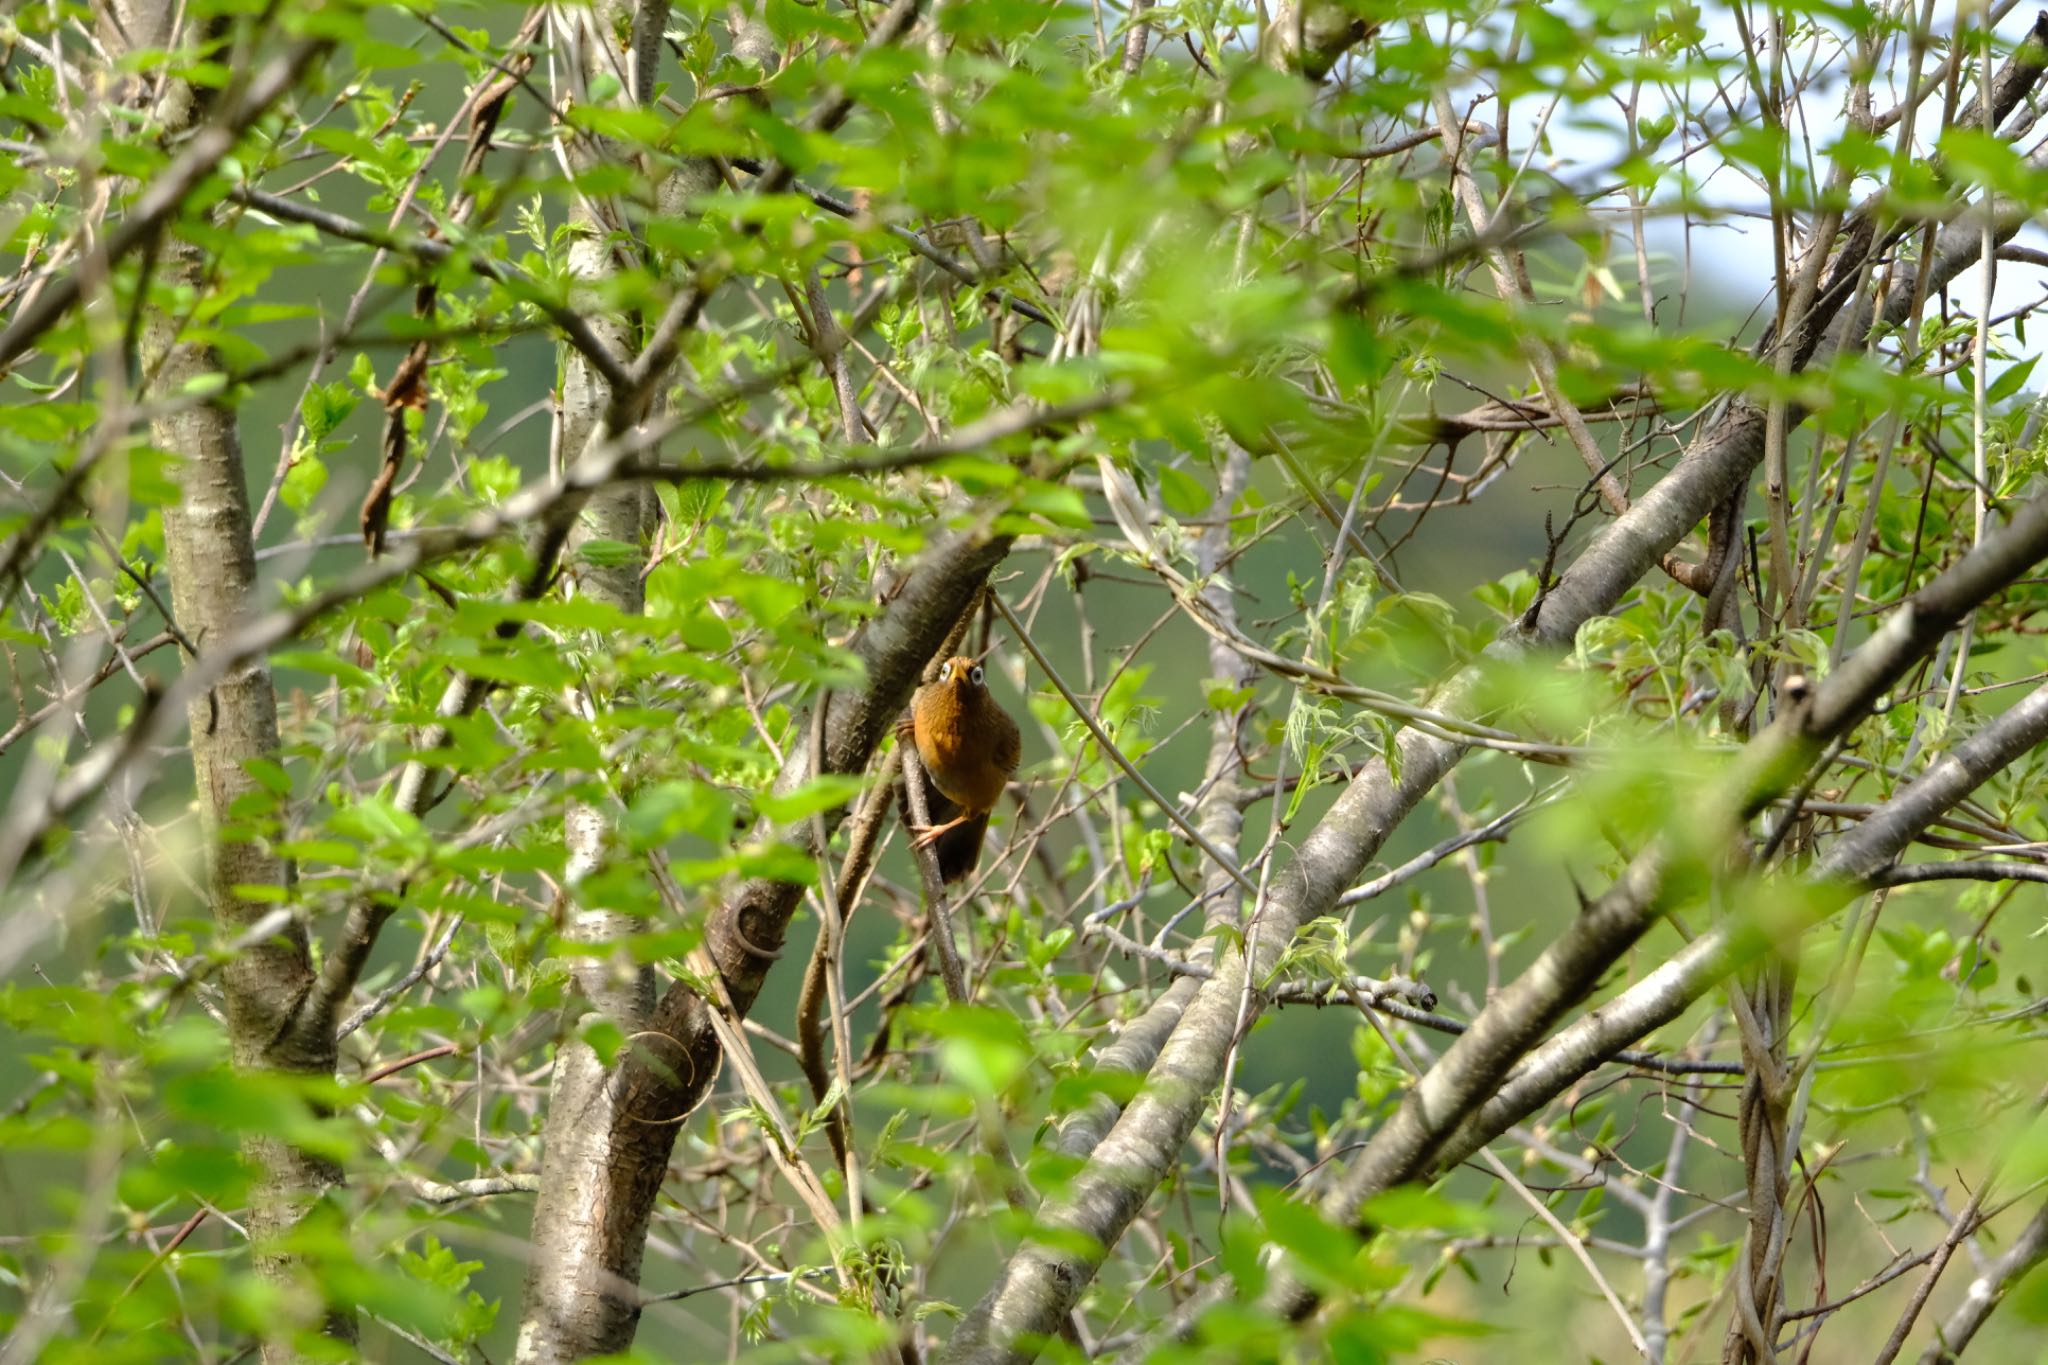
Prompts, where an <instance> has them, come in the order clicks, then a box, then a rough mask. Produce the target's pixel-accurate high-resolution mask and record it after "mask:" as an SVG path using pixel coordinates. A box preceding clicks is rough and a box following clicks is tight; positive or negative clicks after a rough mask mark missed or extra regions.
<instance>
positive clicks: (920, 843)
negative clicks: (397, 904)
mask: <svg viewBox="0 0 2048 1365" xmlns="http://www.w3.org/2000/svg"><path fill="white" fill-rule="evenodd" d="M966 823H967V817H966V816H964V815H962V816H960V817H958V818H957V819H953V820H948V821H947V822H946V823H945V824H943V825H912V826H911V827H910V832H911V833H912V834H915V835H916V836H917V837H916V838H915V839H912V840H911V841H910V846H911V847H912V848H929V847H931V845H933V844H935V843H937V842H938V840H939V836H940V835H942V834H944V833H945V832H946V831H947V830H949V829H957V828H959V827H960V826H961V825H964V824H966Z"/></svg>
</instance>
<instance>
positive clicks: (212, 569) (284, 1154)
mask: <svg viewBox="0 0 2048 1365" xmlns="http://www.w3.org/2000/svg"><path fill="white" fill-rule="evenodd" d="M181 12H182V9H181V7H180V6H177V5H175V4H173V3H169V2H168V0H141V2H140V3H136V4H132V5H120V6H118V7H117V12H116V14H115V16H114V17H115V20H116V22H115V23H112V24H104V25H103V26H102V31H103V32H104V33H105V34H106V35H107V38H108V42H109V50H110V51H112V52H114V53H115V54H119V53H120V52H122V51H124V50H125V48H126V47H127V46H130V45H132V46H134V47H154V46H168V45H173V44H175V43H176V42H178V41H179V39H180V35H179V34H177V33H175V32H174V31H173V25H174V23H175V22H176V20H177V15H178V14H179V13H181ZM178 84H179V83H176V82H173V83H171V85H172V86H177V85H178ZM156 111H157V113H158V115H159V118H160V120H161V122H162V123H163V132H164V133H165V134H166V135H171V134H175V133H181V132H184V131H186V130H188V129H189V128H191V127H193V126H195V125H196V124H198V123H199V122H201V121H202V119H203V117H204V114H205V112H206V106H205V101H204V98H203V97H202V96H201V95H200V94H199V93H198V92H195V91H192V90H190V89H188V88H166V90H165V91H164V93H163V95H162V98H161V99H159V101H158V103H157V106H156ZM157 265H158V274H159V277H160V279H161V280H162V282H163V283H164V284H168V285H171V286H173V287H177V288H189V289H193V290H202V289H204V287H205V283H206V279H207V275H208V273H209V272H208V269H207V261H206V258H205V256H204V255H203V253H202V252H201V251H200V250H199V249H198V248H197V247H194V246H191V245H189V244H187V243H184V242H181V241H177V240H175V239H167V240H166V241H165V242H164V243H163V245H162V246H161V248H160V249H159V251H158V254H157ZM180 322H181V319H180V317H178V316H174V315H173V314H172V313H170V312H168V311H166V310H165V309H164V308H163V307H162V306H160V305H152V306H147V307H145V308H144V310H143V318H142V328H141V334H140V338H139V340H140V349H141V355H140V362H141V372H142V377H143V381H144V396H145V397H165V396H169V395H175V394H179V393H183V392H186V391H187V390H188V388H189V387H190V386H192V385H193V384H194V383H195V382H197V381H201V380H204V379H206V378H207V377H209V376H212V375H215V374H218V373H219V371H220V369H221V364H220V359H219V357H218V356H217V355H216V354H215V353H214V352H213V351H212V350H211V349H210V348H208V347H205V346H200V345H195V344H192V343H190V342H186V341H181V340H180V337H179V332H180ZM150 435H151V439H152V440H153V441H154V442H155V443H156V444H157V445H158V446H159V447H161V448H162V449H164V450H166V451H168V452H170V453H171V454H173V455H175V456H177V457H178V460H179V462H180V463H179V466H178V482H179V487H180V494H181V497H180V500H179V502H178V503H177V505H175V506H172V507H167V508H165V509H164V553H165V557H166V559H167V560H168V561H169V570H170V579H171V610H172V612H173V614H174V615H175V616H176V617H177V625H178V626H179V628H180V630H181V631H182V633H183V637H184V638H185V639H186V640H189V641H191V642H192V643H193V644H195V645H197V646H198V647H199V648H201V649H204V648H205V647H206V646H207V645H209V644H210V643H213V642H215V641H218V640H221V639H224V638H226V637H227V636H229V635H231V634H233V633H234V632H235V630H236V629H237V628H238V627H240V626H241V625H242V624H243V623H244V622H246V621H247V620H248V619H249V618H250V617H251V616H253V615H254V614H255V612H256V610H257V608H256V555H255V546H254V543H253V539H252V533H251V516H250V506H249V489H248V477H247V473H246V471H245V470H244V468H243V464H242V445H241V439H240V436H239V434H238V432H237V430H236V420H235V415H234V413H233V412H232V411H231V410H229V409H228V408H226V407H224V406H220V405H217V404H211V403H209V404H200V405H196V406H193V407H188V408H184V409H182V410H180V411H177V412H174V413H171V414H169V415H166V416H163V417H159V418H158V419H156V420H155V421H154V422H152V423H151V426H150ZM188 714H189V722H190V727H191V754H192V770H193V779H194V784H195V786H196V788H197V795H198V802H197V804H198V812H199V822H200V828H201V829H202V831H203V832H204V835H205V849H206V875H205V879H204V881H203V883H202V885H203V886H204V888H205V892H206V896H207V899H208V902H209V904H210V906H211V908H212V911H213V915H214V918H215V920H216V921H217V922H218V923H219V925H220V927H221V930H222V932H223V935H224V936H225V937H227V938H230V939H237V940H239V939H246V938H250V937H251V930H252V929H253V928H254V927H255V926H256V925H257V924H258V922H259V921H261V920H262V919H263V918H264V917H265V916H266V915H268V914H269V913H270V912H271V911H272V910H274V909H275V908H276V907H275V905H274V904H273V903H271V902H270V901H267V900H258V899H250V898H249V897H247V896H245V895H244V894H243V892H242V890H241V888H257V887H264V888H278V889H280V890H283V889H287V888H289V887H290V886H291V884H292V880H293V876H292V868H291V866H290V865H289V864H288V863H287V862H286V861H285V860H284V859H282V858H279V857H278V856H277V855H276V854H274V853H272V852H271V851H270V850H269V849H268V848H267V847H265V846H264V845H263V844H262V843H260V842H258V841H255V840H253V839H249V838H246V837H244V836H242V835H240V834H238V833H237V832H236V830H235V828H234V824H235V821H234V818H233V815H232V812H233V810H234V808H235V805H236V803H237V802H239V801H241V800H243V798H245V797H248V798H261V797H263V796H265V795H266V791H265V788H264V787H263V786H262V784H261V783H259V782H257V781H256V779H255V778H253V777H251V776H250V774H249V771H248V764H249V762H250V761H251V760H253V759H270V760H275V758H276V756H277V752H278V733H277V693H276V689H275V687H274V686H273V685H272V682H271V675H270V668H269V665H268V664H267V663H263V662H257V663H252V664H249V665H247V666H245V667H243V668H240V669H237V670H235V671H233V672H231V673H229V674H228V675H227V676H225V677H223V678H222V679H221V681H220V682H219V683H218V684H216V685H215V686H214V688H213V689H212V690H211V691H210V692H207V693H204V694H202V695H200V696H198V697H196V698H195V699H194V700H193V702H192V704H191V706H190V708H189V713H188ZM312 982H313V968H312V955H311V952H310V949H309V947H308V941H307V931H306V925H305V922H304V921H303V920H301V919H292V920H289V921H287V922H286V923H284V924H283V925H280V926H277V927H275V928H274V929H273V930H272V931H271V932H269V933H267V934H265V935H263V936H261V937H256V938H254V940H253V941H250V942H246V943H245V944H243V946H242V947H241V948H240V949H239V951H237V952H235V953H234V954H233V955H232V956H230V957H229V958H228V960H227V961H226V963H225V965H224V966H223V968H222V972H221V985H222V993H223V996H224V1000H225V1005H226V1014H227V1021H228V1036H229V1045H230V1050H231V1053H232V1056H233V1058H234V1062H235V1065H236V1066H238V1067H243V1068H248V1069H267V1070H273V1071H280V1072H285V1073H288V1074H293V1075H302V1076H317V1077H320V1078H323V1079H326V1078H331V1077H332V1076H333V1075H334V1067H335V1057H336V1048H335V1043H334V1037H333V1033H332V1030H331V1029H330V1030H325V1031H322V1032H319V1033H317V1034H316V1033H314V1032H313V1031H309V1030H305V1029H302V1028H300V1027H298V1026H297V1025H298V1014H299V1005H300V1002H301V1001H303V1000H304V999H305V997H306V994H307V992H308V990H309V989H310V988H311V985H312ZM243 1150H244V1153H245V1155H246V1156H247V1157H248V1159H249V1161H250V1162H251V1164H252V1165H253V1166H254V1167H255V1169H256V1170H257V1171H258V1172H259V1174H258V1176H257V1181H256V1186H255V1189H254V1190H253V1191H252V1194H251V1203H250V1207H249V1211H248V1215H247V1226H248V1231H249V1238H250V1243H251V1248H252V1252H253V1255H254V1258H255V1264H256V1267H257V1269H258V1271H259V1272H260V1273H261V1274H262V1275H263V1276H265V1277H266V1278H267V1279H269V1280H271V1281H272V1282H274V1283H275V1284H277V1285H278V1286H280V1287H281V1288H285V1289H288V1290H291V1291H293V1292H294V1297H296V1298H310V1299H311V1300H312V1302H313V1303H314V1304H315V1305H321V1301H322V1300H323V1299H324V1294H323V1293H322V1291H321V1288H320V1286H318V1285H315V1284H311V1283H309V1282H308V1281H307V1280H306V1278H305V1277H304V1275H303V1273H302V1271H301V1269H300V1262H299V1259H298V1258H297V1257H296V1256H294V1255H293V1254H292V1253H290V1252H288V1251H286V1250H283V1249H282V1247H281V1242H282V1240H283V1238H284V1236H285V1234H287V1233H289V1232H290V1231H291V1230H292V1229H293V1228H294V1227H295V1226H296V1225H297V1224H298V1223H299V1222H300V1220H301V1219H303V1218H304V1217H306V1215H307V1214H308V1212H309V1211H310V1210H311V1209H312V1208H313V1207H314V1206H315V1205H316V1204H317V1203H318V1202H319V1201H320V1200H321V1198H322V1197H323V1196H324V1195H325V1194H326V1193H327V1192H328V1191H329V1190H331V1189H333V1188H334V1187H335V1186H338V1185H340V1184H341V1183H342V1171H341V1168H340V1167H339V1166H338V1165H337V1164H336V1163H335V1162H334V1161H332V1160H331V1159H329V1158H327V1157H325V1156H320V1155H316V1154H314V1153H312V1152H307V1151H303V1150H301V1149H299V1148H296V1147H294V1146H292V1145H290V1144H289V1143H287V1142H285V1141H283V1140H282V1139H280V1138H278V1137H276V1136H274V1135H270V1134H261V1135H251V1136H249V1137H247V1138H245V1139H244V1142H243ZM310 1312H311V1314H312V1315H316V1316H317V1318H318V1319H319V1320H320V1321H321V1322H322V1325H323V1326H324V1329H325V1331H326V1332H327V1333H328V1334H329V1335H331V1336H334V1337H337V1338H339V1339H341V1340H344V1341H353V1340H354V1339H355V1335H356V1328H355V1319H354V1317H353V1315H352V1314H350V1313H348V1312H345V1311H341V1310H337V1309H334V1308H332V1307H329V1306H324V1305H322V1306H318V1307H314V1308H312V1309H311V1310H310ZM298 1321H299V1317H298V1315H297V1314H293V1315H291V1316H289V1317H287V1318H285V1319H283V1320H281V1321H280V1322H279V1323H278V1324H277V1330H275V1331H274V1332H272V1333H271V1334H270V1335H269V1336H268V1337H267V1338H266V1340H265V1341H264V1343H263V1359H264V1361H265V1362H266V1365H277V1363H278V1362H286V1361H295V1360H297V1359H299V1358H300V1356H299V1352H298V1350H297V1348H296V1346H295V1345H294V1344H293V1340H292V1336H291V1334H290V1333H291V1329H292V1328H293V1327H294V1326H296V1325H297V1322H298Z"/></svg>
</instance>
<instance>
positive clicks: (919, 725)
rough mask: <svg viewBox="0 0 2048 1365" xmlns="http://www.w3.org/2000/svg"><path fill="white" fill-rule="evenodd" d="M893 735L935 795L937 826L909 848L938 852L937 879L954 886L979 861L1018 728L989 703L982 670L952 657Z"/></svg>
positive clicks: (1012, 768)
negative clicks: (913, 752)
mask: <svg viewBox="0 0 2048 1365" xmlns="http://www.w3.org/2000/svg"><path fill="white" fill-rule="evenodd" d="M898 729H899V733H903V734H906V735H907V736H908V737H909V738H910V739H911V741H912V742H913V743H915V744H916V745H917V757H918V761H919V762H920V763H922V764H923V765H924V771H925V775H926V778H927V779H928V780H927V783H926V786H927V788H928V792H929V794H932V795H933V799H932V800H931V801H930V803H929V805H928V807H927V809H928V810H929V813H930V815H931V818H932V819H933V820H934V821H943V823H938V824H931V825H916V826H913V827H912V831H911V832H912V833H914V834H915V835H916V836H917V837H916V839H914V840H913V841H912V843H911V847H913V848H926V847H930V846H933V845H936V846H937V855H938V860H939V879H940V880H941V881H942V882H948V883H950V882H957V881H959V880H960V879H961V878H963V877H965V876H966V875H967V874H968V873H970V872H972V871H973V870H974V866H975V864H976V863H978V862H980V861H981V841H982V836H983V835H985V834H987V833H988V815H989V812H990V811H992V810H994V809H995V807H996V803H997V802H998V801H1000V800H1002V799H1003V789H1004V788H1005V787H1007V786H1008V785H1009V782H1010V778H1011V776H1012V775H1013V774H1014V773H1015V772H1016V771H1017V764H1018V761H1019V760H1020V759H1021V758H1022V757H1023V742H1022V739H1021V737H1020V736H1019V734H1018V732H1017V722H1016V721H1015V720H1013V719H1011V718H1010V713H1009V712H1007V711H1005V710H1003V708H1002V706H1001V705H1000V704H998V703H997V701H996V699H995V698H994V697H992V696H990V695H989V692H988V684H987V680H986V675H985V674H984V673H983V672H982V668H981V665H980V664H978V663H976V662H975V661H974V660H972V659H969V658H965V657H960V656H955V657H954V658H950V659H948V660H946V661H945V662H944V663H942V664H940V665H939V672H938V677H937V678H936V679H934V680H933V681H932V682H929V683H927V684H925V685H924V686H923V687H920V688H918V689H917V694H916V695H915V696H913V697H912V698H911V699H910V715H909V717H908V718H907V719H906V720H904V721H903V722H902V724H901V725H900V726H899V727H898ZM949 816H950V818H948V817H949Z"/></svg>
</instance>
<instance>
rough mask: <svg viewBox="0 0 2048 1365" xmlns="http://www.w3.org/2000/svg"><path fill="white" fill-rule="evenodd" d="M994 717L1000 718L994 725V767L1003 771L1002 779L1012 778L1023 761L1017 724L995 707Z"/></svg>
mask: <svg viewBox="0 0 2048 1365" xmlns="http://www.w3.org/2000/svg"><path fill="white" fill-rule="evenodd" d="M996 715H997V716H998V717H999V718H1000V719H999V721H998V723H997V725H996V748H995V754H994V757H995V761H996V766H997V767H998V768H1001V769H1002V770H1003V776H1004V777H1014V776H1015V775H1016V772H1017V765H1018V764H1019V763H1021V762H1023V761H1024V740H1023V736H1021V735H1020V734H1018V732H1017V722H1016V721H1015V720H1013V719H1011V717H1010V713H1009V712H1008V711H1005V710H1003V709H1002V708H1001V707H997V708H996Z"/></svg>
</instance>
